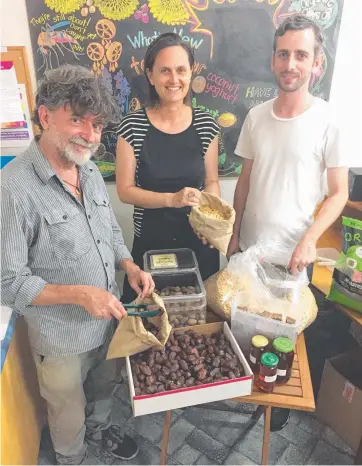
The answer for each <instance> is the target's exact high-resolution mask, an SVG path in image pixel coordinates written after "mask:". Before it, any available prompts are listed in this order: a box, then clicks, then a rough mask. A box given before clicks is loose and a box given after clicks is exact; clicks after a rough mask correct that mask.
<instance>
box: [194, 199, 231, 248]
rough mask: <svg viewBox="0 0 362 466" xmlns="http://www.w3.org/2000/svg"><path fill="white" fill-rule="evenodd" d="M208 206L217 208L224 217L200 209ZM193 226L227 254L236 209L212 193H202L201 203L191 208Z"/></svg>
mask: <svg viewBox="0 0 362 466" xmlns="http://www.w3.org/2000/svg"><path fill="white" fill-rule="evenodd" d="M204 205H206V206H208V207H210V208H211V209H215V210H217V211H218V212H219V213H220V214H221V215H222V216H223V217H224V219H218V218H212V217H210V216H208V215H205V214H204V213H203V212H201V211H200V207H202V206H204ZM189 221H190V224H191V226H192V228H193V229H194V230H195V231H196V232H197V233H200V234H201V235H202V236H204V237H205V238H206V239H207V241H208V242H209V243H210V244H211V245H212V246H214V247H215V248H216V249H218V250H219V251H220V252H221V253H222V254H224V256H225V255H226V252H227V249H228V246H229V242H230V238H231V235H232V232H233V225H234V221H235V210H234V209H233V208H232V207H231V205H230V204H228V203H227V202H226V201H224V200H222V199H220V198H219V197H217V196H215V195H213V194H210V193H201V200H200V204H199V205H198V206H197V207H193V208H192V209H191V214H190V217H189Z"/></svg>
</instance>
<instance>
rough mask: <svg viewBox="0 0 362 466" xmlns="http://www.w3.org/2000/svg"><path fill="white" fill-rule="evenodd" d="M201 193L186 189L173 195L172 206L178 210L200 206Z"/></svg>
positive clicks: (196, 190)
mask: <svg viewBox="0 0 362 466" xmlns="http://www.w3.org/2000/svg"><path fill="white" fill-rule="evenodd" d="M200 199H201V192H200V191H199V190H198V189H195V188H184V189H181V191H178V192H177V193H175V194H173V196H172V199H171V206H170V207H175V208H177V209H180V208H181V207H194V206H198V205H199V204H200Z"/></svg>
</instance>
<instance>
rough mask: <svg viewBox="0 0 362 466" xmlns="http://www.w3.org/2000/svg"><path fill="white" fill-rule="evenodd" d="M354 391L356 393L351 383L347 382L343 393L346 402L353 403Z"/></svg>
mask: <svg viewBox="0 0 362 466" xmlns="http://www.w3.org/2000/svg"><path fill="white" fill-rule="evenodd" d="M354 391H355V386H354V385H352V384H351V382H346V383H345V384H344V389H343V393H342V396H343V398H344V399H345V400H347V401H348V403H351V402H352V398H353V395H354Z"/></svg>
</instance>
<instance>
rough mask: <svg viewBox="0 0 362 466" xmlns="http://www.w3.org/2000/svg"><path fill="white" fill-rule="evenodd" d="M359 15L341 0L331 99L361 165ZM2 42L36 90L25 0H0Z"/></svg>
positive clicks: (229, 189)
mask: <svg viewBox="0 0 362 466" xmlns="http://www.w3.org/2000/svg"><path fill="white" fill-rule="evenodd" d="M361 17H362V1H361V0H344V10H343V17H342V24H341V30H340V35H339V41H338V50H337V57H336V64H335V69H334V76H333V81H332V89H331V96H330V103H331V106H332V111H334V112H335V113H336V114H337V115H338V116H339V117H340V121H341V124H342V128H343V130H344V132H345V135H346V140H347V141H348V150H349V151H350V153H351V154H352V155H353V163H352V165H354V166H362V131H361V121H362V118H361V108H362V96H361V94H362V93H361V90H360V83H361V82H362V72H361V67H362V64H361V59H360V56H361V51H360V43H361V38H360V18H361ZM0 18H1V36H0V37H1V45H25V46H26V49H27V53H28V58H29V68H30V73H31V78H32V83H33V90H35V88H36V86H35V71H34V64H33V58H32V49H31V43H30V35H29V27H28V23H27V13H26V5H25V0H1V10H0ZM235 184H236V180H235V179H221V180H220V185H221V194H222V197H223V198H224V199H226V200H227V201H228V202H230V203H231V202H232V200H233V195H234V190H235ZM107 187H108V192H109V195H110V198H111V201H112V205H113V208H114V210H115V213H116V217H117V219H118V221H119V223H120V225H121V226H122V229H123V233H124V236H125V240H126V244H127V245H128V246H129V247H131V245H132V237H133V231H132V208H131V206H126V205H123V204H121V203H120V202H119V200H118V198H117V192H116V189H115V186H114V184H108V186H107Z"/></svg>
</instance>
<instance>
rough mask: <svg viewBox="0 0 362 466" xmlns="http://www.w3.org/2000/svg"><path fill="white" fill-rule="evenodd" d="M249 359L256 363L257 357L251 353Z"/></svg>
mask: <svg viewBox="0 0 362 466" xmlns="http://www.w3.org/2000/svg"><path fill="white" fill-rule="evenodd" d="M249 359H250V361H251V362H252V363H253V364H256V358H254V356H253V355H252V354H251V355H250V358H249Z"/></svg>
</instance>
